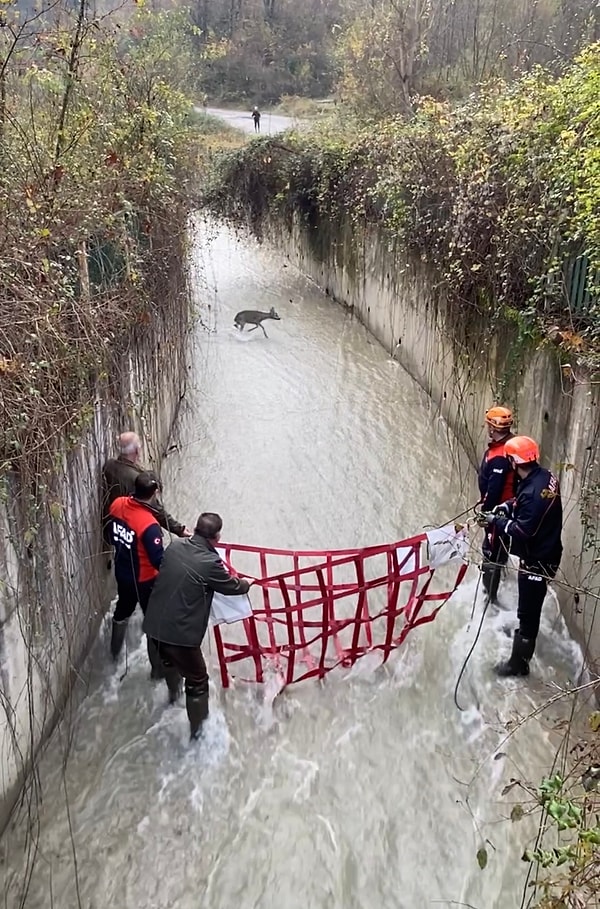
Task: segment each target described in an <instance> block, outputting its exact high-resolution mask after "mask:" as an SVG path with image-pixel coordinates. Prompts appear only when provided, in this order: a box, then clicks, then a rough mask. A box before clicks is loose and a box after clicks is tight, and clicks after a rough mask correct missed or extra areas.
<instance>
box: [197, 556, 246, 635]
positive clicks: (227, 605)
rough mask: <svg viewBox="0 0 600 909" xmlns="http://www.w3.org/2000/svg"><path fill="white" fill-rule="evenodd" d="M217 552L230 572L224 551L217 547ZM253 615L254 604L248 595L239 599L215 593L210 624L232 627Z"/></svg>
mask: <svg viewBox="0 0 600 909" xmlns="http://www.w3.org/2000/svg"><path fill="white" fill-rule="evenodd" d="M217 552H218V553H219V555H220V556H221V558H222V559H223V561H224V562H225V565H226V567H227V569H228V570H230V568H231V566H229V565H227V562H226V560H225V553H224V551H223V550H222V549H219V548H218V547H217ZM251 615H252V603H251V602H250V597H249V596H248V594H247V593H243V594H241V595H240V596H237V597H225V596H223V594H222V593H215V594H214V596H213V601H212V606H211V609H210V618H209V621H208V624H209V625H222V624H223V623H226V624H227V625H231V624H232V622H241V621H242V619H248V618H249V617H250V616H251Z"/></svg>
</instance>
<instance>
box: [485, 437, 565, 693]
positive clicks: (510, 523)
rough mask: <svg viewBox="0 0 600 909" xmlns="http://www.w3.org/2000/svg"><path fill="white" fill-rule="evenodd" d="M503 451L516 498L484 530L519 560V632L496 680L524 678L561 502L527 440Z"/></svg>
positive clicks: (556, 547) (558, 546)
mask: <svg viewBox="0 0 600 909" xmlns="http://www.w3.org/2000/svg"><path fill="white" fill-rule="evenodd" d="M504 450H505V452H506V455H507V457H508V458H510V460H511V462H512V463H513V465H514V466H515V470H516V472H517V476H518V478H519V483H518V487H517V497H516V499H515V500H514V502H505V503H504V504H503V505H499V506H497V508H496V514H494V515H489V514H488V515H486V516H485V517H486V518H487V521H488V526H489V524H493V525H494V526H495V527H497V528H498V530H500V531H501V532H502V533H503V534H506V536H507V537H508V538H509V539H510V551H511V553H512V554H514V555H517V556H518V557H519V559H520V564H519V576H518V584H519V605H518V610H517V617H518V619H519V627H518V628H517V630H516V631H515V635H514V640H513V648H512V653H511V655H510V657H509V659H508V660H506V661H505V662H504V663H500V664H499V665H498V666H496V667H495V671H496V673H497V674H498V675H500V676H511V675H529V661H530V660H531V658H532V656H533V654H534V651H535V642H536V638H537V635H538V631H539V628H540V617H541V614H542V606H543V603H544V598H545V596H546V590H547V589H548V581H550V580H552V578H554V576H555V575H556V572H557V570H558V566H559V565H560V560H561V556H562V541H561V534H562V502H561V497H560V486H559V483H558V480H557V478H556V477H555V476H554V474H553V473H552V472H551V471H549V470H546V469H545V468H543V467H540V465H539V458H540V452H539V448H538V446H537V443H536V442H534V440H533V439H530V438H528V437H527V436H515V437H514V438H512V439H510V440H509V441H508V442H507V443H506V445H505V449H504Z"/></svg>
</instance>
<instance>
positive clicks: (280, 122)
mask: <svg viewBox="0 0 600 909" xmlns="http://www.w3.org/2000/svg"><path fill="white" fill-rule="evenodd" d="M197 109H198V110H199V111H204V108H203V107H199V108H197ZM206 113H207V114H210V116H211V117H218V118H219V119H220V120H224V121H225V123H227V124H229V126H233V127H234V128H235V129H239V130H242V132H245V133H253V132H254V120H253V119H252V117H251V116H250V111H249V110H248V111H243V110H221V109H220V108H218V107H207V108H206ZM295 125H298V121H297V120H294V119H293V118H292V117H281V116H279V115H278V114H270V113H268V112H265V113H264V114H262V115H261V118H260V131H261V134H262V135H265V136H273V135H274V134H275V133H282V132H283V131H284V130H285V129H289V128H290V127H291V126H295Z"/></svg>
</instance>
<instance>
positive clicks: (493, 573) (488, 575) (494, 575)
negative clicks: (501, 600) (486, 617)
mask: <svg viewBox="0 0 600 909" xmlns="http://www.w3.org/2000/svg"><path fill="white" fill-rule="evenodd" d="M501 575H502V568H501V567H500V566H499V565H494V564H493V563H492V562H484V563H483V564H482V566H481V583H482V585H483V589H484V590H485V592H486V594H487V596H488V597H489V599H490V603H493V604H494V605H496V603H497V602H498V587H499V586H500V577H501Z"/></svg>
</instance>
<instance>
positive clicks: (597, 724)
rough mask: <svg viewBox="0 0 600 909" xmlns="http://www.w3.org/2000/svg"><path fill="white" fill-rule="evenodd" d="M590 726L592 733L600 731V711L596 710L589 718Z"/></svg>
mask: <svg viewBox="0 0 600 909" xmlns="http://www.w3.org/2000/svg"><path fill="white" fill-rule="evenodd" d="M588 725H589V727H590V729H591V730H592V732H598V731H600V710H595V711H594V713H591V714H590V715H589V717H588Z"/></svg>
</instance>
